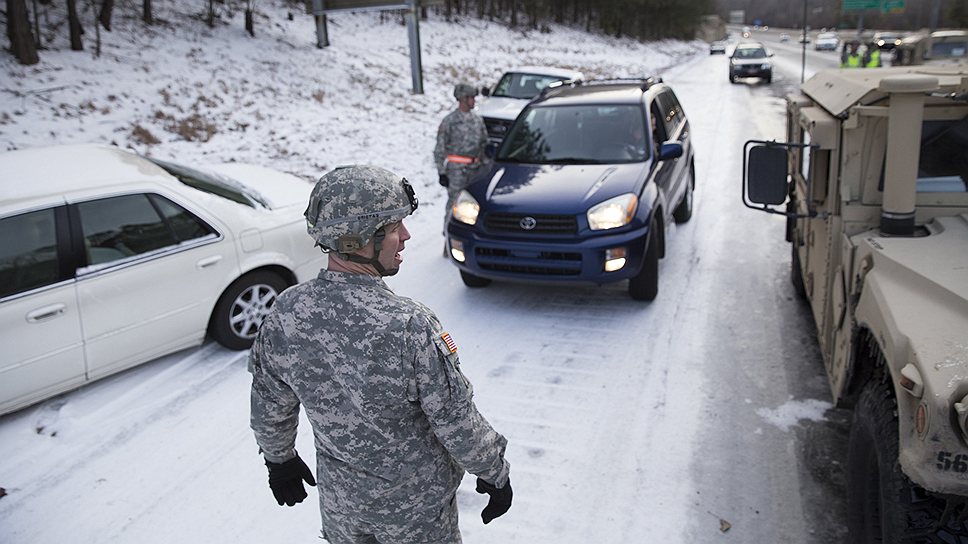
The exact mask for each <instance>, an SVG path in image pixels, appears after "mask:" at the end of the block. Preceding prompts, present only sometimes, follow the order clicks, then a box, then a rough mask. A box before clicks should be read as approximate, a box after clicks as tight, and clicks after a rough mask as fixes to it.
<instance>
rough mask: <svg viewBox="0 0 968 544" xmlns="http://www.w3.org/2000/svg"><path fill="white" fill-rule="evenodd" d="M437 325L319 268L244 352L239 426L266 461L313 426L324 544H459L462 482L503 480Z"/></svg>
mask: <svg viewBox="0 0 968 544" xmlns="http://www.w3.org/2000/svg"><path fill="white" fill-rule="evenodd" d="M447 340H449V336H446V335H445V332H444V330H443V327H442V326H441V324H440V322H439V321H438V320H437V317H436V316H435V315H434V314H433V312H431V311H430V310H429V309H428V308H427V307H425V306H423V305H422V304H420V303H418V302H415V301H413V300H411V299H408V298H405V297H400V296H397V295H396V294H395V293H393V292H392V291H391V290H390V289H389V287H387V285H386V283H384V281H383V280H382V279H381V278H378V277H374V276H367V275H362V274H349V273H342V272H330V271H327V270H323V271H322V272H320V274H319V277H317V278H316V279H315V280H312V281H309V282H306V283H303V284H300V285H297V286H295V287H292V288H290V289H287V290H286V291H285V292H283V293H282V294H281V295H280V296H279V298H278V299H277V300H276V302H275V304H274V305H273V308H272V310H271V311H270V313H269V315H268V316H267V317H266V319H265V321H264V322H263V324H262V327H261V328H260V330H259V334H258V336H257V337H256V340H255V343H254V345H253V346H252V351H251V354H250V356H249V371H250V372H251V373H252V377H253V379H252V398H251V402H252V407H251V409H252V412H251V425H252V429H253V430H254V432H255V436H256V441H257V442H258V444H259V447H260V448H261V450H262V453H263V454H264V455H265V458H266V459H267V460H269V461H272V462H284V461H286V460H288V459H291V458H292V457H294V456H295V455H296V451H295V449H294V444H295V438H296V425H297V421H298V416H299V406H300V405H302V406H303V409H304V410H305V411H306V415H307V417H308V419H309V421H310V422H311V424H312V428H313V434H314V436H315V443H316V453H317V456H316V464H317V468H316V472H317V478H316V479H317V482H318V484H319V491H320V493H319V501H320V511H321V513H322V519H323V533H324V536H325V537H326V538H327V539H328V540H330V542H331V543H333V544H340V543H342V542H354V541H356V540H354V539H353V538H352V537H353V535H360V534H374V535H376V536H377V538H378V539H379V541H380V542H388V543H389V542H392V543H404V544H406V543H411V542H413V543H416V542H421V543H425V542H440V543H445V542H446V543H448V544H450V543H454V542H460V533H459V531H457V510H456V502H455V494H456V490H457V487H458V485H459V484H460V481H461V478H462V476H463V474H464V471H465V470H466V471H468V472H470V473H472V474H475V475H477V476H479V477H481V478H483V479H485V480H487V481H489V482H492V483H494V484H495V485H497V486H503V485H504V484H505V482H507V479H508V472H509V469H510V466H509V464H508V462H507V461H506V460H505V459H504V450H505V448H506V446H507V440H506V439H505V438H504V437H503V436H501V435H500V434H499V433H497V432H496V431H495V430H494V429H493V428H492V427H491V425H490V424H489V423H488V422H487V420H485V419H484V417H483V416H482V415H481V414H480V413H479V412H478V410H477V408H476V407H475V405H474V402H473V400H472V396H473V389H472V387H471V384H470V382H469V381H468V380H467V378H466V377H464V374H463V373H462V372H461V370H460V362H459V360H458V357H457V353H456V349H454V350H452V349H451V346H450V345H448V341H447Z"/></svg>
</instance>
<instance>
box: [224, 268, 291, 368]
mask: <svg viewBox="0 0 968 544" xmlns="http://www.w3.org/2000/svg"><path fill="white" fill-rule="evenodd" d="M286 287H287V285H286V282H285V281H284V280H283V279H282V278H280V277H279V276H277V275H275V274H273V273H271V272H255V273H252V274H248V275H246V276H243V277H241V278H239V279H238V280H236V281H235V283H233V284H232V285H230V286H229V288H228V289H226V290H225V292H224V293H223V294H222V298H220V299H219V301H218V304H216V305H215V310H214V311H213V312H212V320H211V322H210V323H209V332H210V333H211V334H212V337H213V338H215V341H216V342H218V343H219V344H222V345H223V346H225V347H227V348H229V349H247V348H249V347H251V346H252V341H253V340H255V334H256V333H257V332H258V331H259V326H260V325H262V320H263V319H265V317H266V315H268V314H269V309H270V308H272V305H273V303H275V301H276V297H277V296H278V295H279V293H281V292H282V291H283V290H284V289H285V288H286Z"/></svg>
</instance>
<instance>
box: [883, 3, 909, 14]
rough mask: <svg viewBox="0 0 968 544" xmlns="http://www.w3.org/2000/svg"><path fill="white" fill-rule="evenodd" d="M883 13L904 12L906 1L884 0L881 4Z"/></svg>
mask: <svg viewBox="0 0 968 544" xmlns="http://www.w3.org/2000/svg"><path fill="white" fill-rule="evenodd" d="M881 11H882V12H884V13H900V12H902V11H904V0H884V1H883V3H881Z"/></svg>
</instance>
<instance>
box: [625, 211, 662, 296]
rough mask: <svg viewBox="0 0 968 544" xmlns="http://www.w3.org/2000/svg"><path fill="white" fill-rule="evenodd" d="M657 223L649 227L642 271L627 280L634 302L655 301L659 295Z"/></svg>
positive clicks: (653, 222) (652, 223)
mask: <svg viewBox="0 0 968 544" xmlns="http://www.w3.org/2000/svg"><path fill="white" fill-rule="evenodd" d="M656 228H658V227H657V223H656V221H655V219H653V220H652V222H651V223H650V226H649V242H648V245H647V246H646V247H645V256H643V258H642V270H640V271H639V273H638V274H636V275H635V276H634V277H632V278H630V279H629V296H630V297H632V298H633V299H635V300H646V301H652V300H655V297H656V295H658V294H659V235H658V233H657V232H656Z"/></svg>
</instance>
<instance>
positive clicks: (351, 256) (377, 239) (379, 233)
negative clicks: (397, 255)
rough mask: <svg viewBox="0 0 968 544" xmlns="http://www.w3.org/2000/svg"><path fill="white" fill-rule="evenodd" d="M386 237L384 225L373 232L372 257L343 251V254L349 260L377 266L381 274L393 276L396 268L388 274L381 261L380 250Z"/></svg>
mask: <svg viewBox="0 0 968 544" xmlns="http://www.w3.org/2000/svg"><path fill="white" fill-rule="evenodd" d="M384 238H386V231H385V230H383V227H380V228H378V229H376V233H374V234H373V256H372V257H363V256H361V255H357V254H355V253H343V254H342V256H343V257H344V258H345V259H346V260H347V261H352V262H354V263H360V264H368V265H371V266H373V268H376V271H377V273H378V274H380V275H381V276H392V275H393V274H396V270H394V271H393V272H391V273H389V274H388V273H387V270H386V268H383V264H382V263H381V262H380V250H381V249H383V239H384Z"/></svg>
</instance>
